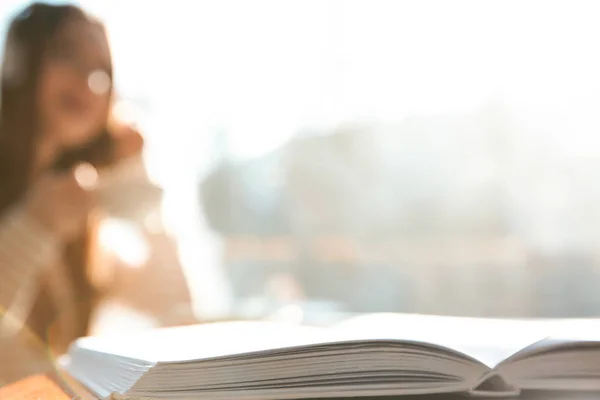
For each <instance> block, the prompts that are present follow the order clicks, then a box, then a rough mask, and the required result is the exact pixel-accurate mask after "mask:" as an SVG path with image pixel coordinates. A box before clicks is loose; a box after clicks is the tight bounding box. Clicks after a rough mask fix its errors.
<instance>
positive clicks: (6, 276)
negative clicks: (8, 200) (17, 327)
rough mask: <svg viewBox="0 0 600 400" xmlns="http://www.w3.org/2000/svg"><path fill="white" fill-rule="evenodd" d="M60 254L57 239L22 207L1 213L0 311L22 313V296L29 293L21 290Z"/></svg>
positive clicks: (56, 259)
mask: <svg viewBox="0 0 600 400" xmlns="http://www.w3.org/2000/svg"><path fill="white" fill-rule="evenodd" d="M59 254H60V252H59V242H58V240H57V239H56V238H55V237H54V236H53V235H52V234H51V233H50V232H48V231H47V230H46V229H45V228H44V227H43V226H42V225H40V224H39V223H38V222H37V221H36V220H35V219H34V218H32V217H31V216H30V215H29V214H28V212H27V211H26V210H25V209H24V208H23V207H15V208H13V209H11V210H9V211H8V212H6V213H4V214H2V215H0V310H1V311H4V310H7V309H9V310H10V312H15V313H17V314H21V310H19V308H21V307H23V306H25V304H23V303H24V300H25V298H23V299H22V298H21V296H23V295H25V296H26V298H27V296H31V294H27V293H23V291H25V290H27V288H31V284H32V283H33V282H35V278H36V275H37V274H38V272H39V271H40V270H41V269H43V268H45V267H47V266H49V265H52V264H53V263H55V262H57V261H58V257H59ZM30 290H31V289H30ZM15 308H17V309H15Z"/></svg>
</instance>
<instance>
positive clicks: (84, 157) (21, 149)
mask: <svg viewBox="0 0 600 400" xmlns="http://www.w3.org/2000/svg"><path fill="white" fill-rule="evenodd" d="M72 19H83V20H87V21H90V23H94V24H97V25H98V27H99V28H101V29H102V30H103V29H104V28H103V27H102V25H101V24H100V23H99V22H97V21H96V20H93V19H91V18H90V17H89V16H87V15H86V14H85V13H84V12H83V11H82V10H81V9H80V8H78V7H76V6H73V5H49V4H44V3H34V4H31V5H30V6H28V7H27V8H26V9H25V10H23V11H22V12H20V13H19V14H18V15H16V16H15V17H14V19H13V20H12V22H11V24H10V26H9V29H8V33H7V36H6V42H5V49H4V58H3V64H2V79H1V90H0V96H1V97H0V182H1V183H0V186H1V188H2V190H0V213H1V212H2V211H3V209H5V208H6V207H7V206H10V205H11V204H12V203H13V202H15V201H17V200H18V199H19V198H20V197H21V196H22V195H23V194H24V192H25V191H26V190H27V188H28V184H29V179H30V176H31V167H32V162H33V157H34V151H35V146H36V143H37V140H38V139H39V138H38V137H37V135H38V134H39V126H38V124H39V118H38V110H37V108H36V107H37V101H36V96H37V93H38V85H39V81H40V79H39V78H40V72H41V69H42V66H43V64H44V62H43V61H44V59H45V57H47V55H48V51H49V47H50V46H51V45H52V41H53V40H54V39H55V37H56V35H57V34H58V33H59V31H60V29H61V28H62V27H63V26H64V24H65V22H67V21H70V20H72ZM107 72H108V73H109V75H110V78H111V81H112V69H110V70H109V71H107ZM107 118H108V116H107ZM110 148H111V146H110V136H109V135H108V134H107V132H105V131H103V132H99V133H98V136H97V137H96V138H95V139H94V141H93V142H92V143H90V144H89V145H87V146H84V147H82V148H81V149H77V150H74V151H71V152H69V153H66V154H63V155H62V157H61V158H60V159H59V160H57V167H62V168H68V167H69V166H71V165H72V164H73V163H75V162H77V161H87V162H91V163H93V164H104V163H108V162H109V161H108V159H109V158H110ZM69 164H70V165H69Z"/></svg>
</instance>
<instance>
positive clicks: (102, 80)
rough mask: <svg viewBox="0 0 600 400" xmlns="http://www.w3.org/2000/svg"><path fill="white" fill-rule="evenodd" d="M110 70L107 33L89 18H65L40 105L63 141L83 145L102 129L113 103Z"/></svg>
mask: <svg viewBox="0 0 600 400" xmlns="http://www.w3.org/2000/svg"><path fill="white" fill-rule="evenodd" d="M110 70H111V59H110V53H109V48H108V43H107V40H106V36H105V35H104V32H103V30H102V29H101V28H100V27H99V26H97V25H95V24H93V23H91V22H89V21H86V20H83V19H72V20H70V21H68V22H66V23H65V24H64V26H62V27H61V29H60V30H59V31H58V33H57V35H56V37H55V38H53V40H51V42H50V43H49V45H48V51H47V54H45V57H44V63H43V65H42V69H41V76H40V82H39V86H38V88H39V89H38V90H39V93H38V95H37V99H38V104H37V106H38V111H39V113H40V117H41V122H42V126H43V131H44V133H45V134H47V135H51V138H49V139H52V141H53V142H54V143H56V144H57V145H58V146H59V147H61V148H63V149H68V148H73V147H79V146H81V145H84V144H86V143H87V142H89V141H90V140H92V139H93V138H94V136H95V135H97V134H98V133H100V132H101V129H102V127H103V126H104V125H105V124H106V117H107V114H108V107H109V106H110V104H109V102H110V92H111V90H112V82H111V81H110V73H109V72H110Z"/></svg>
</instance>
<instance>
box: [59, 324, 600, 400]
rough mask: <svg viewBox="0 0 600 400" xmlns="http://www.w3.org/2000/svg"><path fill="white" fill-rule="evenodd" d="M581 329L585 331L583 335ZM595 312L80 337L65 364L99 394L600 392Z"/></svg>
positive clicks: (280, 395) (218, 326)
mask: <svg viewBox="0 0 600 400" xmlns="http://www.w3.org/2000/svg"><path fill="white" fill-rule="evenodd" d="M575 333H576V334H577V335H575ZM589 333H596V336H597V338H600V321H599V320H535V321H531V320H497V319H496V320H492V319H470V318H451V317H432V316H411V315H372V316H365V317H357V318H355V319H351V320H349V321H346V322H344V323H342V324H340V325H337V326H334V327H330V328H313V327H305V326H296V325H284V324H277V323H269V322H231V323H220V324H207V325H198V326H191V327H180V328H165V329H158V330H153V331H148V332H143V333H139V334H136V335H131V336H129V337H123V336H119V337H109V336H106V337H96V338H83V339H80V340H79V341H77V342H76V343H74V344H73V346H72V347H71V349H70V351H69V354H68V356H66V357H65V358H64V359H63V360H62V363H63V366H64V368H65V369H66V370H67V372H69V374H71V375H72V376H74V377H75V378H76V379H78V380H79V381H80V382H81V383H82V384H84V385H85V386H87V387H88V388H89V389H90V390H92V391H93V392H95V393H96V394H97V395H98V396H100V397H102V398H109V397H111V396H112V398H114V399H302V398H315V397H318V398H323V397H330V398H334V397H355V396H380V395H409V394H433V393H457V392H464V393H470V394H473V395H477V396H493V397H507V396H516V395H518V394H519V392H520V391H521V390H524V389H528V390H545V391H548V390H550V391H551V390H557V391H563V390H565V391H579V392H598V391H600V340H596V339H595V338H594V337H593V336H590V337H587V338H586V337H584V334H589Z"/></svg>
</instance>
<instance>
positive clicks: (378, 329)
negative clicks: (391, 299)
mask: <svg viewBox="0 0 600 400" xmlns="http://www.w3.org/2000/svg"><path fill="white" fill-rule="evenodd" d="M339 329H340V330H341V331H343V332H345V334H346V335H347V337H348V338H357V339H358V338H363V337H370V338H377V337H379V338H388V339H399V340H415V341H422V342H426V343H432V344H436V345H439V346H443V347H447V348H449V349H452V350H455V351H458V352H460V353H463V354H465V355H467V356H469V357H472V358H474V359H476V360H478V361H480V362H481V363H483V364H485V365H486V366H488V367H490V368H494V367H495V366H496V365H498V364H499V363H500V362H502V361H503V360H505V359H506V358H508V357H510V356H511V355H513V354H515V353H517V352H518V351H520V350H522V349H523V348H525V347H528V346H530V345H531V344H533V343H535V342H537V341H539V340H541V339H543V338H544V337H546V336H548V334H547V333H546V331H547V330H548V326H547V323H546V322H544V321H535V320H517V319H484V318H466V317H446V316H430V315H417V314H372V315H365V316H360V317H356V318H352V319H350V320H348V321H346V322H344V323H342V324H340V325H339Z"/></svg>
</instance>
